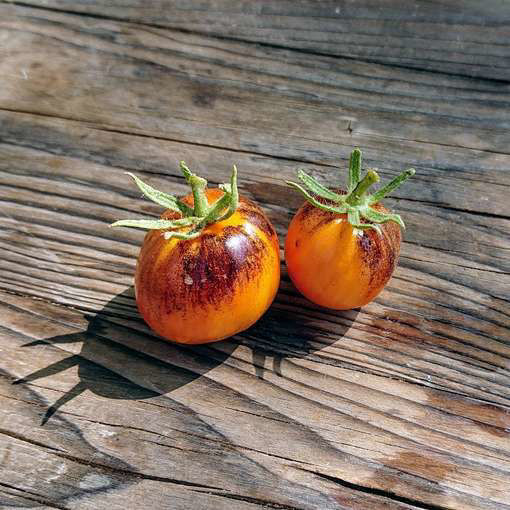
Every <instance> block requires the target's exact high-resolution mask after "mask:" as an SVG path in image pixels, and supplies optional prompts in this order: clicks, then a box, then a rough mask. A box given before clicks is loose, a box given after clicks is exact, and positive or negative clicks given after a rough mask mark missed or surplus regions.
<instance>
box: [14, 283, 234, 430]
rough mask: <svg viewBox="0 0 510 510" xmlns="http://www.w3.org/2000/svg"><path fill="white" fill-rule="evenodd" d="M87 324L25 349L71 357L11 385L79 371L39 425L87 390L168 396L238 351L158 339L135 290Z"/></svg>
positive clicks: (121, 396) (116, 395) (126, 396)
mask: <svg viewBox="0 0 510 510" xmlns="http://www.w3.org/2000/svg"><path fill="white" fill-rule="evenodd" d="M87 320H88V326H87V328H86V329H85V330H84V331H80V332H77V333H71V334H68V335H59V336H55V337H51V338H45V339H43V340H35V341H32V342H29V343H27V344H25V345H24V346H23V347H26V348H27V349H28V348H30V349H37V348H38V346H40V347H42V348H45V347H46V346H47V345H48V344H49V345H52V346H55V347H57V348H59V349H61V350H63V351H65V352H67V353H69V356H67V357H65V358H63V359H62V360H60V361H57V362H56V363H53V364H51V365H49V366H47V367H45V368H42V369H40V370H37V371H35V372H33V373H31V374H28V375H26V376H24V377H23V378H21V379H18V380H16V381H14V382H13V384H23V383H29V382H32V381H36V380H38V379H41V378H43V377H48V376H52V375H55V374H58V373H60V372H63V371H65V370H68V369H71V368H73V367H77V373H78V378H79V381H78V382H77V383H76V384H75V385H74V386H73V387H72V388H70V389H69V390H68V391H67V392H65V393H64V394H63V395H62V396H61V397H60V398H59V399H58V400H57V401H56V402H55V403H54V404H53V405H51V406H50V407H49V408H48V409H47V410H46V412H45V414H44V416H43V418H42V422H41V425H44V424H45V423H46V422H47V421H48V420H49V419H50V418H51V417H52V416H53V414H55V412H56V411H58V409H59V408H60V407H62V406H63V405H64V404H66V403H68V402H70V401H71V400H73V399H74V398H76V397H78V396H79V395H81V394H82V393H83V392H85V391H90V392H92V393H94V394H95V395H98V396H101V397H104V398H108V399H117V400H140V399H150V398H154V397H158V396H160V395H164V394H167V393H171V392H172V391H174V390H176V389H178V388H180V387H182V386H184V385H186V384H189V383H190V382H192V381H194V380H195V379H197V378H199V377H201V376H202V375H204V374H206V373H207V372H208V371H209V370H211V369H213V368H214V367H215V366H217V365H219V364H220V363H222V362H223V361H224V360H225V359H226V358H227V357H228V356H230V354H231V352H232V351H233V350H234V349H235V348H236V347H237V344H235V343H233V342H222V343H224V344H225V345H222V346H221V349H220V350H218V349H215V350H214V356H213V355H212V351H211V348H210V347H208V346H207V345H203V346H183V345H178V344H173V343H170V342H165V341H162V340H161V339H160V338H159V337H157V336H156V335H155V334H154V333H152V332H151V331H150V330H149V328H148V327H147V326H146V325H145V323H144V321H143V319H142V318H141V316H140V315H139V313H138V311H137V308H136V303H135V298H134V289H133V287H130V288H128V289H127V290H126V291H124V292H122V293H120V294H118V295H117V296H115V297H114V298H113V299H111V300H110V301H109V302H108V303H107V304H106V305H105V306H104V307H103V308H102V310H101V311H100V312H98V313H97V314H96V315H94V316H92V317H88V318H87ZM72 344H74V345H72ZM79 344H81V348H80V346H79ZM215 345H218V344H215ZM78 349H79V352H78V353H76V354H72V353H73V352H76V351H78ZM33 355H36V352H34V353H33ZM163 360H164V361H163Z"/></svg>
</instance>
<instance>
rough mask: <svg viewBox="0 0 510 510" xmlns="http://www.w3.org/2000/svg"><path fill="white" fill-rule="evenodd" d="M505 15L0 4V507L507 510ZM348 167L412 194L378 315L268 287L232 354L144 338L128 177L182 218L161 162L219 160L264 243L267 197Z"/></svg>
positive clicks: (452, 9)
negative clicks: (256, 208)
mask: <svg viewBox="0 0 510 510" xmlns="http://www.w3.org/2000/svg"><path fill="white" fill-rule="evenodd" d="M28 4H32V5H31V6H30V5H28ZM337 9H338V12H337ZM509 17H510V13H509V4H508V3H507V2H502V1H501V2H500V1H490V2H475V1H465V2H450V3H448V5H443V4H442V3H440V2H419V3H417V2H400V1H387V2H370V1H362V2H356V3H351V2H339V3H338V2H335V3H333V2H311V1H310V2H304V1H299V2H284V1H278V2H267V3H266V2H233V1H227V0H224V1H221V2H220V1H215V2H198V1H189V2H136V1H134V0H132V1H129V2H122V3H120V2H117V3H115V2H94V1H90V2H89V1H87V2H71V1H67V0H45V1H40V2H38V1H30V2H23V3H2V2H0V42H1V44H0V289H1V290H0V308H1V315H0V317H1V319H0V354H1V357H0V360H1V361H0V384H1V390H0V507H1V508H10V507H17V508H59V509H80V510H82V509H103V508H111V509H112V510H113V509H126V508H129V509H131V508H133V509H138V508H157V509H159V508H162V509H172V510H174V509H185V510H188V509H193V510H201V509H214V510H216V509H219V510H223V509H229V510H230V509H235V510H245V509H246V510H262V509H265V508H272V509H286V510H297V509H300V510H308V509H320V510H329V509H363V510H365V509H368V510H372V509H373V510H379V509H398V510H400V509H429V510H430V509H434V510H439V509H441V510H445V509H459V510H469V509H489V510H490V509H510V377H509V367H510V306H509V301H508V299H509V296H510V276H509V274H510V257H509V255H510V251H509V250H510V208H509V202H508V193H509V186H510V172H509V168H510V152H509V147H510V132H509V126H510V110H509V104H510V86H509V83H510V73H509V69H510V66H509V60H508V57H509V44H508V41H509V38H508V35H509V33H508V24H507V22H508V19H509ZM298 35H299V37H298ZM256 43H257V44H256ZM354 146H360V147H362V148H363V149H364V154H365V157H366V159H365V161H366V165H367V166H377V167H378V168H380V171H381V172H380V173H381V174H382V176H383V178H390V177H391V176H393V175H395V174H396V173H398V172H399V171H401V170H403V169H404V168H407V167H409V166H415V167H416V169H417V175H416V176H415V177H414V178H413V179H412V180H411V181H409V182H408V183H406V185H405V186H404V187H403V188H402V189H401V190H399V191H397V192H396V193H395V195H394V198H393V199H392V200H389V201H388V203H389V205H390V206H392V207H394V208H395V209H396V210H398V211H399V212H400V213H401V214H402V215H403V216H404V218H405V220H406V223H407V226H408V228H407V231H406V232H405V242H404V244H403V247H402V256H401V260H400V265H399V268H398V269H397V271H396V273H395V275H394V277H393V279H392V280H391V282H390V284H389V285H388V287H387V289H386V290H385V291H384V292H383V293H382V294H381V295H380V297H379V298H378V299H377V300H376V301H375V302H373V303H371V304H370V305H368V306H366V307H364V308H363V309H361V310H353V311H350V312H333V311H328V310H324V309H320V308H318V307H316V306H314V305H312V304H311V303H309V302H307V301H306V300H305V299H304V298H302V297H301V296H300V295H299V294H298V293H297V291H296V290H295V289H294V288H293V286H292V284H291V283H290V281H289V279H288V276H287V274H286V272H285V265H284V264H283V265H282V270H283V275H282V283H281V289H280V292H279V294H278V296H277V299H276V301H275V303H274V305H273V307H272V308H271V310H270V311H269V312H268V313H267V314H266V316H265V317H264V318H263V319H262V320H261V321H260V322H259V323H258V324H257V325H256V326H254V327H253V328H252V329H250V330H249V331H246V332H245V333H243V334H240V335H238V336H236V337H235V338H233V339H231V340H229V341H225V342H221V343H218V344H214V345H210V346H203V347H198V348H193V349H189V348H183V347H179V346H175V345H172V344H169V343H165V342H162V341H160V340H158V339H157V338H156V337H155V336H154V335H152V334H151V332H150V331H149V330H148V329H147V327H146V326H145V325H144V323H143V321H142V320H141V319H140V317H139V315H138V314H137V311H136V306H135V302H134V298H133V291H132V281H133V271H134V266H135V259H136V255H137V253H138V249H139V246H140V243H141V241H142V238H143V233H142V232H138V231H134V230H129V229H124V230H122V229H120V230H112V229H109V228H108V224H109V223H111V222H112V221H114V220H115V219H119V218H124V217H127V216H129V217H135V216H137V215H138V216H140V217H142V216H144V215H145V216H147V215H157V214H158V213H159V212H160V210H159V208H158V207H157V206H154V205H152V204H151V203H149V202H148V201H146V200H143V199H142V198H141V197H140V194H139V193H138V192H137V191H136V190H135V189H134V187H133V185H132V183H131V182H130V181H129V180H128V178H127V176H126V175H125V174H124V172H125V171H133V172H135V173H137V175H139V176H141V177H142V178H144V179H145V180H147V181H148V182H149V183H150V184H152V185H154V186H160V187H161V188H164V189H168V190H171V191H173V192H176V193H183V192H184V191H185V186H184V183H183V181H182V179H181V178H180V176H179V172H178V170H177V162H178V161H179V160H180V159H184V160H186V161H187V162H188V164H189V165H190V166H191V167H192V168H193V169H195V170H196V171H198V172H200V173H201V174H202V175H204V176H205V177H207V178H208V179H209V180H210V181H211V182H212V183H218V182H223V181H225V180H226V179H227V176H228V173H229V168H230V166H231V164H232V163H236V164H237V166H238V168H239V170H240V182H241V190H242V193H243V194H245V195H247V196H249V197H251V198H253V199H256V200H257V201H258V202H259V203H260V204H261V205H262V206H263V207H264V209H265V210H266V211H267V213H268V214H269V216H270V217H271V219H272V220H273V222H274V224H275V226H276V228H277V230H278V233H279V235H280V241H281V242H283V239H284V234H285V229H286V227H287V225H288V222H289V220H290V218H291V217H292V214H293V213H294V211H295V210H296V208H297V207H298V206H299V204H300V202H301V200H300V198H299V197H298V196H296V194H295V193H294V192H293V191H292V190H290V189H289V188H287V187H286V186H285V185H284V182H283V181H284V180H285V179H287V178H289V177H291V176H293V175H294V173H295V170H296V169H297V168H298V167H305V168H308V169H310V170H311V171H312V173H313V174H314V175H316V176H317V177H319V178H321V179H324V180H328V182H331V183H333V184H337V185H338V184H340V183H342V182H344V178H345V167H346V158H347V157H348V154H349V152H350V150H351V149H352V147H354ZM339 167H341V168H342V169H343V171H342V172H340V171H339Z"/></svg>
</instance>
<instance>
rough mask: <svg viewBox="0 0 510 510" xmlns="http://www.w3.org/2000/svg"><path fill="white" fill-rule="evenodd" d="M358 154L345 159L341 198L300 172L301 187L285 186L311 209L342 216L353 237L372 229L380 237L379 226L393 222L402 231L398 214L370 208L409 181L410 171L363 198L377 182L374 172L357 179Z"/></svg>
mask: <svg viewBox="0 0 510 510" xmlns="http://www.w3.org/2000/svg"><path fill="white" fill-rule="evenodd" d="M361 156H362V154H361V151H360V150H359V149H357V148H356V149H354V150H353V151H352V153H351V157H350V159H349V180H348V188H347V189H348V192H347V194H345V195H342V194H340V193H336V192H334V191H331V190H329V189H328V188H327V187H326V186H324V185H322V184H321V183H320V182H318V181H317V180H316V179H315V178H314V177H312V176H311V175H308V174H307V173H305V172H304V171H303V170H299V171H298V179H299V180H300V181H301V184H297V183H295V182H292V181H286V182H287V184H288V185H289V186H292V187H293V188H294V189H296V190H297V191H299V192H300V193H301V194H302V195H303V196H304V197H305V199H306V200H307V201H308V202H310V203H311V204H312V205H313V206H315V207H317V208H319V209H322V210H324V211H329V212H331V213H333V214H345V215H346V216H347V221H348V222H349V223H350V224H351V225H352V226H353V231H354V232H355V233H356V234H357V233H360V232H362V231H363V230H367V229H375V230H376V231H378V232H379V233H381V232H382V231H381V227H380V226H379V224H381V223H386V222H388V221H393V222H394V223H397V224H398V225H400V226H401V227H402V228H404V222H403V221H402V218H401V217H400V216H399V215H398V214H392V213H382V212H379V211H376V210H375V209H374V208H373V207H372V205H374V204H376V203H377V202H379V201H380V200H381V199H382V198H384V197H385V196H386V195H388V194H389V193H391V192H392V191H393V190H395V189H397V188H398V187H399V186H400V185H401V184H402V183H404V182H405V181H406V180H407V179H409V177H411V176H413V175H414V174H415V171H414V168H410V169H408V170H405V171H404V172H402V173H401V174H400V175H398V176H397V177H395V178H394V179H393V180H392V181H390V182H389V183H388V184H386V185H385V186H383V187H382V188H381V189H380V190H379V191H376V192H375V193H374V194H372V195H369V194H367V191H368V189H369V188H370V186H372V185H373V184H375V183H376V182H379V180H380V179H379V175H378V174H377V172H376V171H375V170H374V169H368V170H367V172H366V174H365V176H364V177H363V178H362V179H361Z"/></svg>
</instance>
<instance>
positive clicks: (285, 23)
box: [14, 0, 510, 82]
mask: <svg viewBox="0 0 510 510" xmlns="http://www.w3.org/2000/svg"><path fill="white" fill-rule="evenodd" d="M14 3H16V2H14ZM20 3H21V4H30V5H34V6H38V7H41V8H45V9H47V8H51V9H56V10H63V11H68V12H75V13H80V14H86V15H89V16H94V17H105V18H111V19H119V20H125V21H134V22H137V23H144V24H147V25H152V26H158V27H167V28H172V29H177V30H187V31H192V32H196V33H202V34H208V35H211V36H215V37H222V38H228V39H237V40H245V41H252V42H256V43H258V44H264V45H270V46H276V47H278V46H280V47H286V48H292V49H296V50H300V51H302V52H303V51H304V52H309V53H317V54H327V55H335V56H339V57H347V58H350V59H356V60H358V61H360V60H363V61H367V62H377V63H384V64H391V65H396V66H399V67H410V68H415V69H424V70H428V71H439V72H444V73H447V74H459V75H465V76H473V77H478V78H483V79H496V80H504V81H507V82H508V80H509V78H510V71H509V64H510V45H509V44H508V40H509V31H508V23H509V21H510V6H509V5H508V2H505V1H502V0H491V1H488V2H483V3H481V2H477V1H475V0H468V1H466V0H463V1H460V0H455V1H450V2H427V1H415V2H406V1H403V0H398V1H396V0H391V1H388V0H385V1H379V0H378V1H374V0H363V1H357V2H350V1H346V0H343V1H338V0H334V1H333V0H326V1H321V2H311V1H308V0H304V1H303V0H299V1H295V0H292V1H290V0H277V1H274V0H272V1H271V2H250V1H242V2H240V1H235V0H215V1H214V2H203V1H198V0H180V1H141V0H128V1H123V2H98V1H87V2H75V1H72V0H44V1H41V0H25V1H24V2H20Z"/></svg>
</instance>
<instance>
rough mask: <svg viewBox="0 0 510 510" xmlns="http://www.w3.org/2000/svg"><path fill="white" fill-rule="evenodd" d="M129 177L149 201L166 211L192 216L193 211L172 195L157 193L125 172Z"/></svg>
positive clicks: (134, 176)
mask: <svg viewBox="0 0 510 510" xmlns="http://www.w3.org/2000/svg"><path fill="white" fill-rule="evenodd" d="M126 173H127V174H128V175H130V176H131V177H132V178H133V179H134V180H135V182H136V185H137V186H138V187H139V188H140V191H141V192H142V193H143V194H144V195H145V196H146V197H147V198H148V199H149V200H152V201H153V202H155V203H156V204H158V205H162V206H163V207H166V208H167V209H171V210H172V211H175V212H180V213H183V214H185V215H189V214H192V212H193V209H192V208H191V207H189V206H188V205H186V204H185V203H184V202H181V201H180V200H178V199H177V198H175V197H174V196H173V195H169V194H168V193H164V192H163V191H159V190H157V189H155V188H153V187H152V186H149V185H148V184H146V183H145V182H143V181H142V180H141V179H139V178H138V177H137V176H136V175H135V174H132V173H131V172H126Z"/></svg>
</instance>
